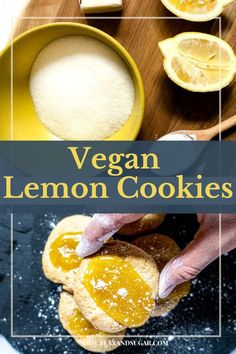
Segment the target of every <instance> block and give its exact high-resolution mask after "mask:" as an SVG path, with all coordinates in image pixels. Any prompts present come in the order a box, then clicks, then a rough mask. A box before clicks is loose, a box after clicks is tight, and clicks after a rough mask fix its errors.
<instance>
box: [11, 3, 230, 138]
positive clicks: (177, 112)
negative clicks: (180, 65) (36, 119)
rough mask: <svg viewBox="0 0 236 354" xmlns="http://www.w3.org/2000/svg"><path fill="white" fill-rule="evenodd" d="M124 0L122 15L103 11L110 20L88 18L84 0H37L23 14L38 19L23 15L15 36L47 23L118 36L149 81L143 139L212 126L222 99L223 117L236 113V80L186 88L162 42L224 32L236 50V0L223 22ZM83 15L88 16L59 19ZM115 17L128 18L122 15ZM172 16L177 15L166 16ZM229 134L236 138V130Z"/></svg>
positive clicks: (227, 136) (216, 121)
mask: <svg viewBox="0 0 236 354" xmlns="http://www.w3.org/2000/svg"><path fill="white" fill-rule="evenodd" d="M124 3H125V6H124V10H123V12H122V14H121V13H114V14H103V15H102V16H108V17H109V19H101V18H96V19H94V18H93V19H88V18H86V17H84V16H83V14H82V13H81V12H80V7H79V0H31V1H29V3H28V5H27V7H26V8H25V10H24V11H23V13H22V15H21V16H23V17H35V18H31V19H27V18H24V19H22V18H21V19H20V18H19V19H18V21H17V24H16V27H15V29H14V36H17V35H19V34H21V33H22V32H24V31H26V30H28V29H30V28H32V27H35V26H38V25H41V24H45V23H49V22H59V21H73V22H81V23H87V24H89V25H92V26H95V27H97V28H100V29H102V30H103V31H105V32H107V33H109V34H110V35H112V36H113V37H115V38H116V39H117V40H118V41H119V42H121V43H122V44H123V46H124V47H125V48H126V49H127V50H128V51H129V52H130V54H131V55H132V56H133V58H134V60H135V61H136V63H137V65H138V67H139V69H140V71H141V74H142V77H143V81H144V86H145V94H146V112H145V118H144V122H143V126H142V129H141V131H140V134H139V139H142V140H143V139H146V140H153V139H157V138H159V137H160V136H162V135H164V134H166V133H167V132H171V131H175V130H179V129H204V128H209V127H210V126H212V125H214V124H216V123H218V121H219V117H220V114H221V112H220V109H219V100H221V103H222V115H221V116H222V120H224V119H226V118H228V117H230V116H232V115H233V114H236V80H234V82H233V83H232V84H231V85H230V86H229V87H227V88H226V89H224V90H222V92H215V93H192V92H188V91H185V90H183V89H181V88H180V87H178V86H177V85H175V84H174V83H172V82H171V81H170V80H169V79H168V77H167V75H166V74H165V72H164V70H163V67H162V59H163V58H162V55H161V53H160V51H159V49H158V45H157V43H158V42H159V41H160V40H163V39H165V38H168V37H172V36H174V35H176V34H178V33H181V32H185V31H198V32H205V33H210V34H214V35H217V36H220V35H222V38H223V39H225V40H226V41H227V42H228V43H229V44H230V45H231V46H232V47H233V48H234V51H235V52H236V16H235V15H236V3H234V4H232V5H230V6H228V7H227V9H225V11H224V13H223V15H222V17H221V20H219V19H216V20H213V21H209V22H202V23H194V22H189V21H184V20H181V19H177V18H176V17H175V16H174V15H172V14H171V13H170V12H168V10H166V9H165V8H164V6H163V5H162V3H161V2H160V1H159V0H125V1H124ZM80 16H83V18H82V19H58V18H57V17H80ZM115 16H122V17H121V18H120V19H116V18H114V17H115ZM168 16H169V17H172V19H165V18H164V17H168ZM37 17H50V18H46V19H45V18H44V19H40V18H37ZM97 17H100V16H97ZM124 17H136V18H133V19H127V18H124ZM140 17H159V18H158V19H153V18H145V19H144V18H140ZM160 17H161V18H160ZM220 28H221V29H220ZM223 138H226V139H231V140H236V128H234V129H232V130H231V131H230V132H228V133H227V134H226V135H224V136H223Z"/></svg>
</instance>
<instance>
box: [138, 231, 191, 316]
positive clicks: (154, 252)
mask: <svg viewBox="0 0 236 354" xmlns="http://www.w3.org/2000/svg"><path fill="white" fill-rule="evenodd" d="M133 244H134V245H135V246H137V247H140V248H141V249H143V250H144V251H145V252H147V253H148V254H150V255H151V256H152V257H153V258H154V259H155V261H156V264H157V267H158V270H159V271H160V272H161V270H162V269H163V268H164V266H165V265H166V263H167V262H168V261H170V260H171V259H172V258H173V257H176V256H177V255H178V254H179V253H180V248H179V246H178V245H177V244H176V242H175V241H174V240H172V239H171V238H170V237H168V236H165V235H160V234H153V235H148V236H143V237H139V238H138V239H137V240H135V241H134V242H133ZM189 291H190V283H189V282H186V283H183V284H180V285H177V287H176V288H175V289H174V290H173V291H172V293H171V294H170V295H169V296H168V297H167V298H165V299H157V300H156V307H155V310H154V311H153V313H152V316H154V317H156V316H161V315H163V314H165V313H167V312H169V311H171V310H173V309H174V308H175V307H176V306H177V305H178V303H179V301H180V299H181V298H183V297H184V296H186V295H188V293H189Z"/></svg>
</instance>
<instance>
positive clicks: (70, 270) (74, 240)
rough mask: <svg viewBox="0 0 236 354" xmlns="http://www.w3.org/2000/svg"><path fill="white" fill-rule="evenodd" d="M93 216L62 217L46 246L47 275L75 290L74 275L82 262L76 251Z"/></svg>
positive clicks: (44, 260) (69, 289) (44, 257)
mask: <svg viewBox="0 0 236 354" xmlns="http://www.w3.org/2000/svg"><path fill="white" fill-rule="evenodd" d="M90 220H91V217H89V216H84V215H73V216H69V217H67V218H65V219H62V220H61V221H60V222H59V223H58V224H57V225H56V227H55V229H54V230H53V231H52V232H51V234H50V236H49V238H48V240H47V243H46V245H45V248H44V252H43V257H42V262H43V271H44V274H45V276H46V277H47V278H48V279H49V280H51V281H53V282H54V283H60V284H63V285H64V287H65V288H66V289H67V290H68V291H71V292H72V291H73V284H74V277H75V273H76V272H77V270H78V267H79V265H80V262H81V258H79V257H78V256H77V254H76V252H75V250H76V247H77V245H78V244H79V242H80V238H81V236H82V234H83V231H84V229H85V227H86V226H87V225H88V223H89V222H90Z"/></svg>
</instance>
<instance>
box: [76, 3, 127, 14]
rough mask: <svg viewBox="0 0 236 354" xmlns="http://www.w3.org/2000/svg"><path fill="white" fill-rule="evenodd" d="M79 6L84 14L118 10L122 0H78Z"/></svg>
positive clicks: (120, 7) (121, 6)
mask: <svg viewBox="0 0 236 354" xmlns="http://www.w3.org/2000/svg"><path fill="white" fill-rule="evenodd" d="M80 7H81V10H82V11H83V12H84V13H85V14H92V13H102V12H113V11H120V10H122V8H123V0H80Z"/></svg>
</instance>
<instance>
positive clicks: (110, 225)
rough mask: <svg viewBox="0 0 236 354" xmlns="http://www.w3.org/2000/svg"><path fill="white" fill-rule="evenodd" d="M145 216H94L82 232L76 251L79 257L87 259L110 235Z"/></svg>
mask: <svg viewBox="0 0 236 354" xmlns="http://www.w3.org/2000/svg"><path fill="white" fill-rule="evenodd" d="M144 215H145V214H94V216H93V217H92V220H91V222H90V223H89V224H88V226H87V227H86V229H85V230H84V234H83V236H82V239H81V242H80V243H79V246H78V247H77V249H76V252H77V254H78V256H79V257H87V256H90V255H91V254H93V253H95V252H97V251H98V250H99V249H100V248H101V247H102V245H103V243H104V242H105V241H106V240H108V239H109V238H110V237H111V236H112V235H114V234H115V233H116V232H117V231H118V230H119V229H120V228H121V227H122V226H124V225H125V224H128V223H131V222H134V221H137V220H138V219H141V218H142V217H143V216H144Z"/></svg>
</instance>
